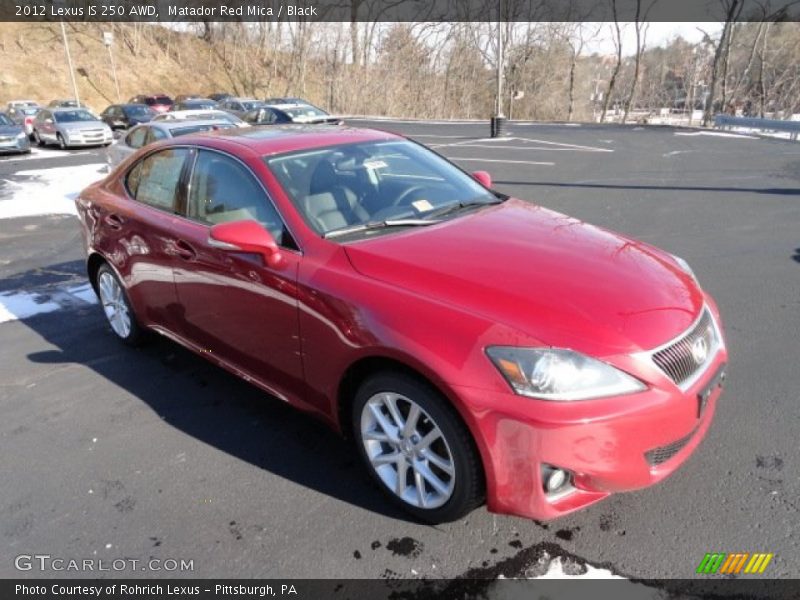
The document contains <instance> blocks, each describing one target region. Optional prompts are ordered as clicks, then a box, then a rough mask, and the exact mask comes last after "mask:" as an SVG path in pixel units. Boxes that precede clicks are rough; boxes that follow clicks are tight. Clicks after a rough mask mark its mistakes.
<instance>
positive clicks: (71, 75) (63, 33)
mask: <svg viewBox="0 0 800 600" xmlns="http://www.w3.org/2000/svg"><path fill="white" fill-rule="evenodd" d="M61 37H62V38H63V39H64V51H65V52H66V54H67V68H68V69H69V78H70V80H71V81H72V93H73V94H74V95H75V102H77V103H78V106H80V105H81V99H80V98H79V97H78V82H77V81H75V71H74V70H73V69H72V56H71V55H70V53H69V42H68V41H67V29H66V27H64V21H63V20H62V21H61Z"/></svg>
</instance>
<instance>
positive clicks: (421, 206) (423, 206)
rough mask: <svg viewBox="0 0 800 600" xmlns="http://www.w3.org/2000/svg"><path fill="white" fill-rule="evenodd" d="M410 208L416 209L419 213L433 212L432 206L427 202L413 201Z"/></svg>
mask: <svg viewBox="0 0 800 600" xmlns="http://www.w3.org/2000/svg"><path fill="white" fill-rule="evenodd" d="M411 206H413V207H414V208H416V209H417V210H418V211H419V212H427V211H429V210H433V204H431V203H430V202H428V201H427V200H415V201H414V202H412V203H411Z"/></svg>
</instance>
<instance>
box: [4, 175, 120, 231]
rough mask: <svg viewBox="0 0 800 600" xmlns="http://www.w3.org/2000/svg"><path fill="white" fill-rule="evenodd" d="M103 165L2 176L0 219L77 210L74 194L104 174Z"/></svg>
mask: <svg viewBox="0 0 800 600" xmlns="http://www.w3.org/2000/svg"><path fill="white" fill-rule="evenodd" d="M103 169H105V165H104V164H102V163H100V164H90V165H81V166H77V167H53V168H50V169H36V170H29V171H18V172H17V173H16V174H15V175H16V176H19V177H23V178H30V180H29V181H24V182H22V183H20V182H18V181H10V180H8V179H6V180H4V181H5V183H6V185H7V189H5V190H3V191H2V192H0V219H12V218H16V217H34V216H39V215H53V214H60V215H74V214H77V213H76V210H75V202H74V201H75V198H76V197H77V196H78V194H79V193H80V192H81V190H83V188H85V187H86V186H88V185H89V184H90V183H94V182H95V181H97V180H98V179H101V178H103V177H104V176H105V174H104V173H103Z"/></svg>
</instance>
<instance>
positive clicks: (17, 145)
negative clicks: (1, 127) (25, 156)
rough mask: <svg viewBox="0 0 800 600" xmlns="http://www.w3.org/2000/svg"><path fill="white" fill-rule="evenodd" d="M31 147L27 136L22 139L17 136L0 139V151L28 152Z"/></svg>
mask: <svg viewBox="0 0 800 600" xmlns="http://www.w3.org/2000/svg"><path fill="white" fill-rule="evenodd" d="M30 149H31V143H30V141H29V140H28V138H27V137H24V138H22V139H19V138H16V137H14V138H12V139H10V140H8V139H0V152H2V153H8V152H14V153H16V152H28V151H29V150H30Z"/></svg>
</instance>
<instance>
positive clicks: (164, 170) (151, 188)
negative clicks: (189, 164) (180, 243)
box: [125, 148, 189, 212]
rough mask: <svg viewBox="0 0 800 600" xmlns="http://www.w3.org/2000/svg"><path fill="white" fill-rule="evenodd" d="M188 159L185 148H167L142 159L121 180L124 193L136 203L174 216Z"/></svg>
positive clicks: (187, 151) (187, 152)
mask: <svg viewBox="0 0 800 600" xmlns="http://www.w3.org/2000/svg"><path fill="white" fill-rule="evenodd" d="M188 155H189V150H188V149H186V148H169V149H166V150H162V151H160V152H156V153H155V154H150V155H149V156H146V157H145V158H143V159H142V160H140V161H139V162H138V163H136V164H135V165H134V166H133V168H132V169H131V170H130V171H128V175H127V177H126V178H125V185H126V187H127V188H128V193H130V195H131V196H132V197H133V198H135V199H136V200H137V201H138V202H141V203H143V204H147V205H149V206H152V207H154V208H159V209H161V210H164V211H168V212H174V211H175V209H176V206H177V197H178V187H179V185H180V179H181V172H182V171H183V165H184V163H185V162H186V157H187V156H188Z"/></svg>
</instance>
